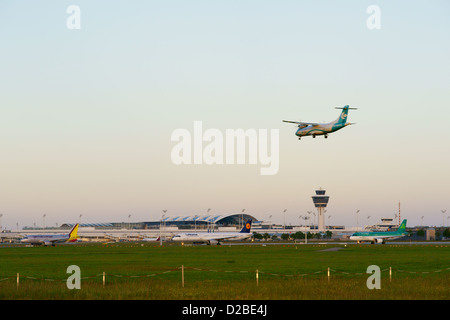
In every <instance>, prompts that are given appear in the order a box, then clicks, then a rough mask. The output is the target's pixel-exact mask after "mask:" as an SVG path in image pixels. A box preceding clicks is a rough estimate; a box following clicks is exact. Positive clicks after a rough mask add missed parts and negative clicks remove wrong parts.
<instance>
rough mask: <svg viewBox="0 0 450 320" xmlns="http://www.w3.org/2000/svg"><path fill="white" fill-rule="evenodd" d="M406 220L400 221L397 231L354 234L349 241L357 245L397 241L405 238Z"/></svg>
mask: <svg viewBox="0 0 450 320" xmlns="http://www.w3.org/2000/svg"><path fill="white" fill-rule="evenodd" d="M406 235H407V233H406V219H405V220H403V221H402V223H401V224H400V227H398V229H397V231H386V232H355V233H354V234H352V236H351V237H350V240H356V241H357V242H358V243H362V242H365V241H367V242H370V243H372V244H374V243H381V244H385V243H386V240H392V239H397V238H401V237H404V236H406Z"/></svg>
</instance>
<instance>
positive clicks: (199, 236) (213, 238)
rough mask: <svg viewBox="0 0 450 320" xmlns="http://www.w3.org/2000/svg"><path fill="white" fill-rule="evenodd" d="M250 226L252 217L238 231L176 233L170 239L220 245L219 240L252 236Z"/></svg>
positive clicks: (242, 238) (241, 238)
mask: <svg viewBox="0 0 450 320" xmlns="http://www.w3.org/2000/svg"><path fill="white" fill-rule="evenodd" d="M251 227H252V219H248V220H247V222H246V223H245V225H244V227H243V228H242V230H241V231H239V232H197V233H194V232H191V233H179V234H176V235H175V236H174V237H173V238H172V241H180V242H181V243H182V244H183V243H184V242H193V243H206V244H208V245H220V244H221V241H231V240H234V241H236V240H245V239H248V238H250V237H251V236H252V234H251V233H250V228H251Z"/></svg>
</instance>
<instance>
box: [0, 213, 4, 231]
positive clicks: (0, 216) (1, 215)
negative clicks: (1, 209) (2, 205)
mask: <svg viewBox="0 0 450 320" xmlns="http://www.w3.org/2000/svg"><path fill="white" fill-rule="evenodd" d="M2 217H3V213H0V232H2Z"/></svg>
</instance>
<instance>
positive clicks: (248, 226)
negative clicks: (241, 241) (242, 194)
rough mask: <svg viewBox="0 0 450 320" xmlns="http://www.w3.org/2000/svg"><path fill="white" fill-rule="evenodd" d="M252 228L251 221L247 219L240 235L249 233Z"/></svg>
mask: <svg viewBox="0 0 450 320" xmlns="http://www.w3.org/2000/svg"><path fill="white" fill-rule="evenodd" d="M251 227H252V219H248V220H247V222H246V223H245V225H244V227H243V228H242V230H241V231H240V233H250V229H251Z"/></svg>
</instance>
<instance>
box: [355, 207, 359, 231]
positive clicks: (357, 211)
mask: <svg viewBox="0 0 450 320" xmlns="http://www.w3.org/2000/svg"><path fill="white" fill-rule="evenodd" d="M358 213H359V210H356V231H358Z"/></svg>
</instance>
